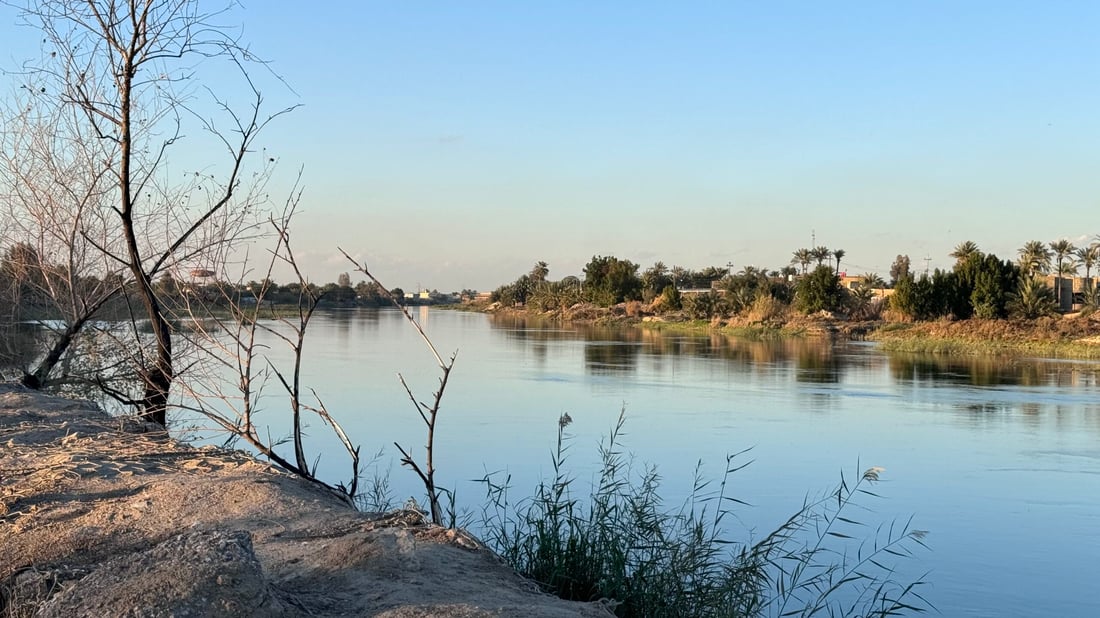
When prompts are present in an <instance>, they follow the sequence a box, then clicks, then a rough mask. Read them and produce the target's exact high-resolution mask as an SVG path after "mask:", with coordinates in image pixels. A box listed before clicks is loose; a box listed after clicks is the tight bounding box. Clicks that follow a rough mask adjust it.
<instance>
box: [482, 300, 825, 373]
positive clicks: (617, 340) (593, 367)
mask: <svg viewBox="0 0 1100 618" xmlns="http://www.w3.org/2000/svg"><path fill="white" fill-rule="evenodd" d="M489 323H490V325H491V326H492V327H493V330H494V332H497V333H499V334H500V335H502V336H503V337H505V338H506V339H509V340H512V341H516V342H522V343H524V344H525V345H527V346H529V347H530V348H531V349H532V350H533V351H535V353H536V354H544V353H545V351H546V350H545V346H546V344H547V343H549V342H553V341H578V342H583V343H585V346H584V362H585V367H586V369H587V370H588V371H590V372H592V373H609V372H612V373H621V372H628V371H633V370H635V369H636V368H637V365H638V358H639V357H640V356H642V355H645V356H649V357H653V358H660V357H663V356H691V357H700V358H714V359H721V360H725V361H729V363H730V367H731V368H733V369H734V370H735V371H738V370H739V371H744V372H753V371H762V370H766V368H768V367H769V366H774V365H780V364H793V365H794V366H795V367H797V368H798V370H799V371H797V372H796V373H797V379H798V380H800V381H806V382H815V383H822V382H829V383H832V382H837V381H839V379H840V375H841V373H842V372H841V369H842V367H841V364H840V363H839V361H838V360H837V359H836V356H835V354H834V349H835V344H834V343H833V342H831V341H829V340H825V339H803V338H784V339H771V340H751V339H743V338H738V337H733V336H729V335H724V334H721V333H704V334H684V333H668V332H663V331H658V330H649V329H641V328H633V327H612V326H601V325H592V324H570V325H567V326H563V325H561V324H558V323H554V322H550V321H547V320H541V319H539V318H537V317H532V316H524V315H492V316H490V319H489Z"/></svg>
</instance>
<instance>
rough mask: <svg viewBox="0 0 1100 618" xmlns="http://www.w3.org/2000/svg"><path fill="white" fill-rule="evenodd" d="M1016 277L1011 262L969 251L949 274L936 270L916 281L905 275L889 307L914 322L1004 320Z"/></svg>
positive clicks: (1014, 268)
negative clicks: (943, 319)
mask: <svg viewBox="0 0 1100 618" xmlns="http://www.w3.org/2000/svg"><path fill="white" fill-rule="evenodd" d="M956 260H958V258H956ZM1019 276H1020V270H1019V269H1018V268H1017V267H1016V266H1015V265H1014V264H1013V263H1012V262H1009V261H1004V260H1001V259H999V258H998V257H997V256H995V255H985V254H983V253H982V252H981V251H968V252H966V257H965V259H963V260H961V261H956V264H955V268H954V269H952V270H951V271H944V270H940V269H938V268H937V269H936V270H935V271H934V272H933V273H932V275H931V276H929V275H922V276H921V277H919V278H915V277H913V275H912V274H910V273H905V274H904V275H903V276H901V277H900V278H899V279H898V280H897V282H896V283H895V284H894V294H893V295H892V296H891V297H890V299H889V304H890V308H892V309H894V310H897V311H899V312H901V313H902V314H905V315H907V316H909V317H910V318H912V319H916V320H930V319H936V318H939V317H944V316H954V317H956V318H960V319H966V318H969V317H979V318H999V317H1006V316H1007V315H1008V308H1007V303H1008V301H1009V298H1010V296H1011V294H1013V293H1014V292H1015V290H1016V282H1017V280H1018V279H1019Z"/></svg>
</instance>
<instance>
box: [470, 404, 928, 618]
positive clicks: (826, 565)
mask: <svg viewBox="0 0 1100 618" xmlns="http://www.w3.org/2000/svg"><path fill="white" fill-rule="evenodd" d="M624 419H625V416H624V415H622V414H620V416H619V421H618V423H617V424H616V426H615V428H614V429H613V430H612V432H611V434H610V437H609V438H608V439H607V440H606V441H605V442H604V443H603V444H602V445H601V447H600V455H601V465H602V467H601V472H600V474H599V478H598V480H597V481H596V482H595V485H594V486H593V487H592V488H591V490H590V493H589V495H588V496H587V497H585V498H582V497H581V496H578V495H576V494H575V493H574V491H573V490H574V479H573V477H571V476H570V475H569V474H568V472H566V470H565V461H566V455H567V451H568V436H567V434H566V433H565V429H566V427H568V425H569V423H570V422H571V419H570V418H569V415H568V414H566V415H563V416H562V417H561V419H560V420H559V422H558V439H557V447H556V449H555V450H554V451H553V453H552V456H551V462H552V464H553V470H554V478H553V480H552V481H549V482H541V483H540V484H539V485H538V487H537V488H536V490H535V493H534V496H533V497H531V498H529V499H525V500H522V501H520V502H519V503H516V504H511V503H509V497H508V492H509V481H508V479H505V480H504V481H503V482H502V483H497V482H496V480H495V479H494V478H493V477H492V475H487V476H486V477H485V478H483V479H481V482H482V483H484V484H485V487H486V490H487V495H488V506H487V507H486V509H485V511H484V512H483V513H482V522H481V523H482V527H483V530H484V539H485V541H486V542H487V543H488V544H489V545H490V546H491V547H493V548H494V549H495V550H496V551H498V552H499V553H500V554H501V555H502V556H503V557H504V559H505V560H506V561H508V563H509V564H510V565H512V566H513V568H515V569H516V570H517V571H519V572H520V573H522V574H524V575H525V576H527V577H530V578H532V579H533V580H535V581H536V582H538V583H539V585H540V586H542V587H543V588H544V589H545V590H546V591H548V592H551V593H553V594H556V595H558V596H560V597H562V598H565V599H571V600H578V601H594V600H597V599H601V598H602V599H608V600H610V601H611V604H612V605H613V606H614V607H615V612H616V614H617V615H619V616H646V617H665V616H668V617H679V616H693V617H694V616H815V615H837V616H894V615H899V614H902V613H905V612H920V611H924V609H926V608H928V607H931V605H930V604H929V603H928V602H927V601H925V600H924V598H923V597H921V595H920V594H919V592H918V589H919V587H920V586H921V585H922V584H923V583H924V582H923V581H921V580H917V581H915V582H912V583H908V584H902V583H899V582H897V581H896V580H895V579H894V574H895V571H894V566H895V563H896V562H897V561H899V560H901V559H905V558H908V557H910V556H911V555H912V553H913V551H914V549H915V548H917V547H923V546H924V543H923V538H924V535H925V533H924V532H923V531H919V530H914V529H912V528H910V526H909V524H908V522H907V523H906V524H905V525H900V526H899V525H895V524H891V525H888V526H884V527H879V528H877V529H873V531H872V532H871V533H870V534H867V533H866V532H861V531H860V530H861V529H864V528H866V525H865V524H864V523H862V522H860V521H858V520H857V519H856V518H855V517H854V516H853V515H851V514H850V511H852V510H856V509H858V508H861V507H859V506H858V505H857V504H856V503H855V499H856V498H857V497H874V496H875V494H874V493H872V492H871V491H870V489H869V486H870V485H873V484H874V483H875V482H877V481H878V480H879V475H880V474H881V472H882V469H881V468H870V469H868V470H866V471H865V472H863V474H862V475H860V476H858V477H856V478H855V479H851V480H849V479H846V478H844V477H843V475H842V478H841V482H840V485H839V486H838V487H837V488H836V489H834V490H833V491H830V492H828V493H826V494H823V495H821V496H820V497H818V498H816V499H812V500H810V499H808V500H806V501H805V502H804V504H803V506H802V508H800V509H799V510H798V511H797V512H796V513H795V514H794V515H792V516H791V517H790V518H789V519H788V520H787V521H785V522H783V523H782V524H781V525H780V526H779V527H777V528H776V529H775V530H774V531H773V532H771V533H770V534H768V535H767V536H765V537H764V538H763V539H761V540H759V541H757V542H755V543H739V542H735V541H730V540H728V539H726V538H725V537H724V536H723V535H724V534H725V528H726V526H725V521H726V519H727V518H728V517H729V516H730V515H731V510H730V509H731V508H732V507H733V505H737V504H742V505H743V504H744V503H743V502H742V501H740V500H738V499H736V498H734V497H733V496H730V495H728V494H727V489H728V485H727V483H728V481H729V479H730V476H731V475H732V474H734V473H735V472H737V471H738V470H740V469H741V468H743V467H744V466H746V465H748V464H747V463H738V462H739V459H740V456H741V455H743V453H737V454H734V455H730V456H728V457H727V459H726V469H725V473H724V474H723V475H722V478H721V481H720V482H718V483H717V484H714V483H713V482H711V481H707V480H704V478H703V475H702V473H701V471H700V468H699V467H697V468H696V475H695V482H694V484H693V487H692V492H691V495H690V496H689V497H688V499H687V500H686V501H685V503H684V504H683V505H682V506H681V507H680V508H679V509H675V510H669V509H667V508H666V507H665V506H664V505H663V502H662V500H661V497H660V493H659V490H660V477H659V475H658V474H657V470H656V468H654V467H652V466H647V467H646V468H645V469H644V470H643V471H642V472H641V474H640V475H636V474H635V472H636V471H635V470H634V469H633V467H632V465H631V460H630V458H629V457H627V456H626V455H624V453H623V451H622V450H621V445H620V444H619V436H620V435H621V430H622V428H623V423H624ZM860 535H862V536H865V537H866V538H865V539H864V540H863V541H859V540H858V538H859V536H860ZM853 545H854V547H853Z"/></svg>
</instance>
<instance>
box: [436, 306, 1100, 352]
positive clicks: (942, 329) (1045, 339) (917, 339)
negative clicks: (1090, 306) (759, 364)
mask: <svg viewBox="0 0 1100 618" xmlns="http://www.w3.org/2000/svg"><path fill="white" fill-rule="evenodd" d="M448 308H453V309H458V310H462V311H478V312H483V313H491V314H494V315H502V316H509V317H512V318H517V319H520V318H522V319H531V320H537V321H546V322H552V323H559V324H560V323H576V324H597V325H608V326H629V327H637V328H643V329H647V330H656V331H663V332H670V333H720V334H723V335H728V336H732V337H740V338H745V339H780V338H787V337H832V338H842V339H858V340H867V341H875V342H877V343H878V345H879V346H880V347H881V348H882V349H884V350H888V351H897V352H913V353H927V354H942V355H956V356H974V355H1017V356H1037V357H1044V358H1067V359H1100V314H1092V315H1084V314H1079V313H1074V314H1067V315H1064V316H1057V317H1044V318H1039V319H1036V320H982V319H969V320H949V319H941V320H936V321H931V322H897V321H886V320H867V321H859V320H848V319H847V318H845V317H844V316H835V315H829V314H817V315H799V314H796V315H787V316H777V317H774V318H772V319H769V320H766V321H750V320H749V319H746V318H743V317H736V316H735V317H732V318H725V319H714V320H709V321H708V320H692V319H689V318H687V317H686V316H684V315H682V314H675V313H674V314H665V315H659V316H658V315H645V314H644V312H637V311H635V312H634V313H635V314H634V315H628V313H627V309H626V306H625V305H617V306H614V307H610V308H603V307H597V306H595V305H591V304H587V303H585V304H581V305H576V306H574V307H571V308H569V309H565V310H560V309H559V310H554V311H546V312H535V311H530V310H528V309H527V308H525V307H501V306H499V304H497V305H495V306H494V305H484V304H482V305H478V304H474V303H466V304H463V305H451V306H448Z"/></svg>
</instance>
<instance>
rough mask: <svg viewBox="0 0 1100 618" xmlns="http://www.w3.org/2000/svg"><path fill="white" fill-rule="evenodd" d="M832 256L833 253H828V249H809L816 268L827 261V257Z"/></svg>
mask: <svg viewBox="0 0 1100 618" xmlns="http://www.w3.org/2000/svg"><path fill="white" fill-rule="evenodd" d="M832 254H833V252H832V251H829V248H828V247H814V248H813V249H810V257H812V258H813V259H815V260H817V265H818V266H821V263H822V262H824V261H825V260H827V259H829V256H830V255H832Z"/></svg>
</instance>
